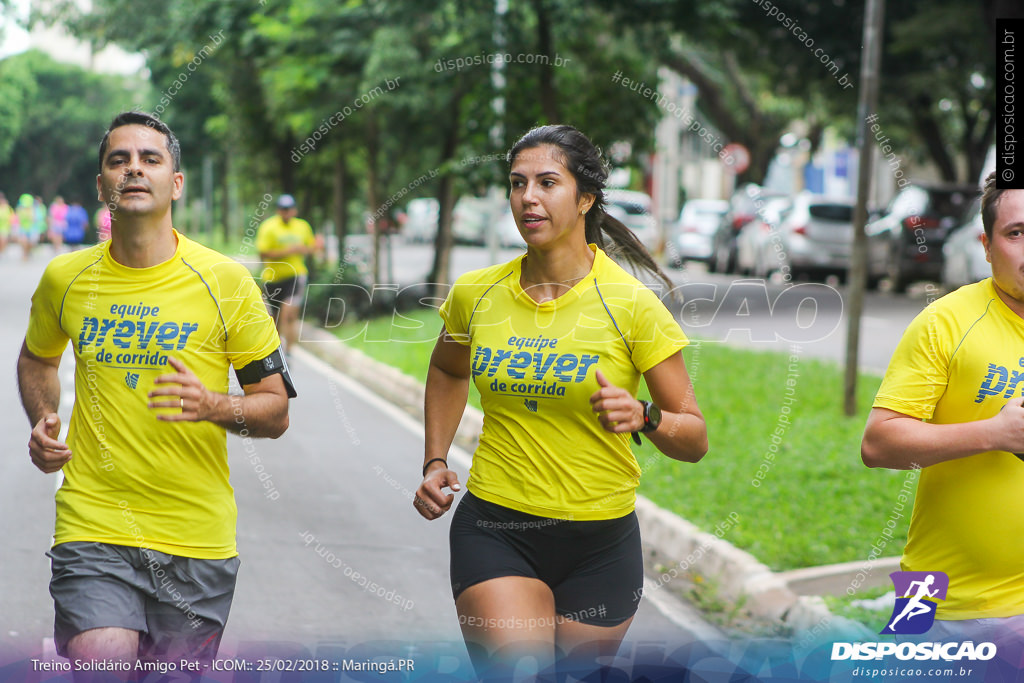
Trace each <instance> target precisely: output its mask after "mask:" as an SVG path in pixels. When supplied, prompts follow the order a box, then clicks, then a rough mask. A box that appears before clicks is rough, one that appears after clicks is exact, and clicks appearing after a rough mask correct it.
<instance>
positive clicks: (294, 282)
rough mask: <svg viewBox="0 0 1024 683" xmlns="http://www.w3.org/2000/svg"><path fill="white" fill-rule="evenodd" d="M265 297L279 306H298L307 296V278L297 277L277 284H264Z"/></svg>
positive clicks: (279, 281) (303, 276)
mask: <svg viewBox="0 0 1024 683" xmlns="http://www.w3.org/2000/svg"><path fill="white" fill-rule="evenodd" d="M263 296H264V297H266V299H267V301H270V302H272V303H274V304H277V305H280V304H291V305H292V306H298V305H299V304H301V303H302V300H303V299H304V298H305V296H306V276H305V275H296V276H294V277H289V278H285V279H284V280H278V281H277V282H264V283H263Z"/></svg>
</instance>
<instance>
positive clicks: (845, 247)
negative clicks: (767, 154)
mask: <svg viewBox="0 0 1024 683" xmlns="http://www.w3.org/2000/svg"><path fill="white" fill-rule="evenodd" d="M854 203H855V201H854V200H853V199H851V198H847V197H825V196H821V195H814V194H811V193H808V192H803V193H800V194H799V195H797V196H796V198H795V199H794V201H793V206H792V208H790V209H789V211H787V212H786V213H785V214H784V215H783V216H782V219H781V221H780V222H779V226H778V230H777V231H776V233H775V234H774V235H769V236H768V238H767V239H765V240H764V241H763V242H762V244H761V249H760V250H759V255H760V258H759V259H758V262H757V265H756V267H755V273H757V274H759V275H762V276H763V275H767V274H768V273H771V272H773V271H776V270H778V271H782V272H786V271H788V272H789V274H790V275H791V276H792V277H793V279H796V278H798V277H801V276H805V275H806V276H808V277H811V278H823V277H825V276H827V275H831V274H835V275H839V276H840V277H845V276H846V274H847V272H848V271H849V269H850V248H851V244H852V241H853V207H854Z"/></svg>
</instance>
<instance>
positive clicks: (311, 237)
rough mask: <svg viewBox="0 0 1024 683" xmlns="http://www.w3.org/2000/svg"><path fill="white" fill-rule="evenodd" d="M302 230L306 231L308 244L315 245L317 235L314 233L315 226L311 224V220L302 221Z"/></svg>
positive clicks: (305, 239)
mask: <svg viewBox="0 0 1024 683" xmlns="http://www.w3.org/2000/svg"><path fill="white" fill-rule="evenodd" d="M302 230H303V232H305V233H306V236H305V238H304V241H305V243H306V246H307V247H312V246H314V245H315V244H316V236H315V235H314V234H313V226H311V225H310V224H309V221H302Z"/></svg>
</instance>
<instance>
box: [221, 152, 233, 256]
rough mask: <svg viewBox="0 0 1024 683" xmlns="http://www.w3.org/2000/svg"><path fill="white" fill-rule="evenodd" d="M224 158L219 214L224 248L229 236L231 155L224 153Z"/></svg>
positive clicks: (230, 225) (230, 226)
mask: <svg viewBox="0 0 1024 683" xmlns="http://www.w3.org/2000/svg"><path fill="white" fill-rule="evenodd" d="M222 158H223V160H224V172H223V173H221V176H220V177H221V190H220V214H221V221H222V223H221V235H222V236H223V238H224V245H225V248H226V247H227V243H228V239H229V238H230V237H231V232H232V230H231V228H232V227H233V226H232V224H231V180H230V178H231V156H230V155H229V154H225V155H224V156H223V157H222Z"/></svg>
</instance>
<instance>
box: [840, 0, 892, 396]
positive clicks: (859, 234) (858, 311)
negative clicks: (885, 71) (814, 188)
mask: <svg viewBox="0 0 1024 683" xmlns="http://www.w3.org/2000/svg"><path fill="white" fill-rule="evenodd" d="M884 16H885V0H868V2H867V9H866V11H865V13H864V47H863V49H864V59H863V61H862V62H861V69H860V102H859V104H858V106H857V114H858V122H857V123H858V125H857V149H858V151H859V157H858V158H859V163H858V168H857V205H856V207H855V208H854V211H853V250H852V254H851V263H850V277H849V282H848V284H847V287H848V289H847V291H848V297H847V298H848V300H849V302H848V303H849V312H848V314H847V329H846V374H845V378H844V382H843V412H844V413H845V414H846V415H848V416H853V415H856V414H857V366H858V358H859V351H860V319H861V315H862V314H863V311H864V290H865V289H866V287H867V279H868V273H867V265H868V238H867V233H866V232H865V231H864V226H865V224H866V223H867V217H868V211H867V203H868V194H869V193H870V190H871V173H872V170H873V166H874V164H873V163H872V162H873V160H874V156H875V155H874V151H875V150H874V147H869V144H870V143H869V142H868V121H867V118H868V116H870V115H871V114H872V113H874V111H875V108H876V106H877V105H878V72H879V60H880V56H881V50H882V29H883V20H884Z"/></svg>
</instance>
